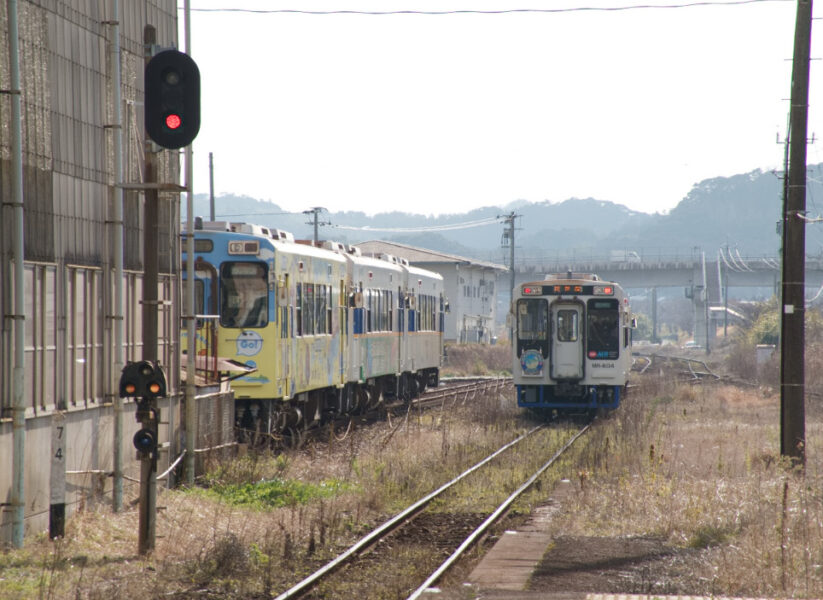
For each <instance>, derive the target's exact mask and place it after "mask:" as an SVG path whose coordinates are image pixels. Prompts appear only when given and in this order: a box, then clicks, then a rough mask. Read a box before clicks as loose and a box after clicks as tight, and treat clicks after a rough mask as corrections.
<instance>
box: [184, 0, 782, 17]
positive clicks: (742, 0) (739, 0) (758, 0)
mask: <svg viewBox="0 0 823 600" xmlns="http://www.w3.org/2000/svg"><path fill="white" fill-rule="evenodd" d="M793 1H794V0H732V1H730V2H723V1H721V0H717V1H712V0H706V1H705V2H684V3H680V4H630V5H625V6H602V7H601V6H575V7H569V8H504V9H499V10H474V9H466V10H340V9H338V10H305V9H289V8H280V9H274V8H272V9H263V8H260V9H255V8H191V9H190V10H191V11H192V12H203V13H230V12H234V13H252V14H268V15H271V14H296V15H369V16H383V15H428V16H441V15H504V14H518V13H546V14H558V13H577V12H619V11H627V10H646V9H668V8H693V7H699V6H740V5H743V4H764V3H766V2H793ZM181 10H182V9H181Z"/></svg>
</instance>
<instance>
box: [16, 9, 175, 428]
mask: <svg viewBox="0 0 823 600" xmlns="http://www.w3.org/2000/svg"><path fill="white" fill-rule="evenodd" d="M111 4H112V2H111V0H29V1H26V0H21V1H20V2H19V27H20V42H21V44H20V62H21V64H20V68H21V87H22V96H21V98H22V113H23V121H22V129H23V163H24V181H23V194H24V211H25V232H24V234H25V241H24V245H25V260H26V261H27V272H28V271H29V270H30V271H31V274H30V276H27V278H26V281H27V284H26V285H27V289H26V297H27V310H32V311H34V314H29V313H28V312H27V314H26V320H27V325H26V327H27V333H26V337H27V342H26V363H27V367H28V365H29V364H31V365H41V367H40V371H39V372H34V371H32V373H31V378H29V379H30V381H27V390H26V393H27V395H30V396H31V399H32V402H31V407H32V410H33V412H35V413H38V412H40V411H42V410H47V409H48V407H69V408H71V407H72V406H75V407H78V408H80V407H82V406H84V405H87V403H89V402H94V403H97V402H101V401H103V402H105V401H106V400H107V398H108V399H110V398H111V394H112V389H111V387H112V386H111V381H112V379H113V378H114V377H115V375H114V374H112V373H111V365H112V363H113V360H112V355H113V348H112V346H111V344H112V339H113V336H112V335H111V332H112V321H111V317H112V315H113V313H114V312H115V311H114V307H113V289H114V287H113V286H114V281H113V273H112V267H113V265H112V261H113V249H112V240H113V226H112V214H113V200H114V184H115V181H114V175H113V170H114V144H113V137H114V136H113V135H112V129H111V125H112V122H113V114H114V111H113V106H112V98H113V93H112V88H111V73H112V65H111V64H110V63H111V47H112V45H111V42H112V38H111V36H112V31H113V28H112V25H111V23H110V21H111V15H112V6H111ZM120 4H121V9H120V10H121V14H120V30H121V46H122V56H121V69H122V88H121V89H122V97H123V107H122V114H123V119H124V123H123V143H124V148H123V153H124V163H123V164H124V178H125V180H126V182H127V183H140V182H142V180H143V177H142V172H143V167H142V164H143V109H142V99H143V92H142V88H143V68H144V46H143V30H144V26H145V25H146V24H147V23H149V24H152V25H154V26H155V28H156V30H157V42H158V44H159V45H161V46H173V45H176V40H177V2H176V0H121V2H120ZM6 10H7V6H6V3H5V2H0V89H4V90H8V89H9V87H10V66H9V44H8V42H9V40H8V15H7V14H6ZM10 115H11V102H10V99H9V95H8V94H0V194H2V200H3V207H2V210H0V234H2V239H0V249H2V260H1V261H0V286H2V292H0V314H2V315H10V314H11V312H12V311H13V306H12V304H11V298H12V292H11V282H12V272H11V261H12V256H11V254H10V248H11V239H12V235H11V233H12V216H13V213H12V209H11V207H10V206H9V205H8V202H9V200H10V197H11V186H10V168H11V158H12V157H11V135H10V126H9V122H10ZM178 163H179V161H178V156H177V152H170V151H164V152H161V153H160V154H159V155H158V165H159V169H158V171H159V179H160V181H164V182H177V181H179V164H178ZM123 212H124V222H125V229H124V238H125V242H124V244H125V248H124V262H125V265H124V266H125V269H127V270H128V271H130V272H131V274H130V275H128V276H126V277H124V280H125V281H126V298H127V300H126V304H127V306H126V307H124V310H123V313H124V314H125V315H126V318H127V319H130V320H131V321H130V322H131V323H139V322H140V315H139V314H136V315H134V314H131V313H134V312H137V313H139V304H136V302H137V301H138V300H139V298H140V291H139V290H140V289H142V285H141V276H140V272H141V271H142V268H143V267H142V263H143V261H142V253H143V252H142V238H143V235H142V233H143V227H144V224H143V196H142V194H140V193H138V192H135V191H127V192H126V193H125V200H124V211H123ZM160 215H161V218H160V231H159V234H160V248H159V250H160V272H161V273H162V274H166V275H164V276H163V277H162V278H161V279H162V280H163V281H162V282H161V291H160V298H161V299H165V300H168V301H170V302H171V304H170V305H169V306H168V307H166V308H165V309H164V312H163V313H162V314H161V315H160V318H159V322H160V333H161V336H164V339H161V340H160V344H161V351H160V357H161V361H162V362H163V363H164V364H165V365H168V367H169V368H170V369H171V368H172V367H174V368H177V367H178V366H179V359H178V357H177V356H176V353H177V351H178V344H177V335H178V334H177V329H178V328H177V327H176V324H177V319H178V318H179V310H178V308H177V305H178V302H177V300H178V297H177V296H178V294H179V292H178V291H177V290H178V288H179V282H178V279H177V264H178V256H179V241H178V237H179V236H178V234H179V226H178V223H179V206H178V201H177V196H175V195H171V194H161V196H160ZM29 282H30V283H29ZM38 282H39V283H38ZM35 295H38V299H37V301H35V300H34V296H35ZM129 300H131V301H132V302H135V303H134V304H130V303H129ZM28 307H31V308H30V309H29V308H28ZM38 311H42V314H40V313H39V312H38ZM0 327H1V328H0V332H1V333H2V342H1V343H0V409H2V410H0V415H2V416H7V409H8V408H9V406H10V404H11V387H10V381H11V377H10V374H11V367H12V365H11V360H12V357H11V354H10V350H11V348H12V321H11V319H8V318H5V319H3V322H2V326H0ZM126 330H127V331H126V336H127V340H126V348H127V359H136V358H140V349H141V343H140V337H141V335H142V332H141V330H140V328H139V327H132V326H129V325H128V323H127V328H126ZM78 365H80V366H78ZM46 368H48V369H50V370H53V371H54V373H53V374H52V379H48V377H47V375H48V374H46V373H45V372H44V369H46ZM44 377H45V378H44ZM169 379H170V380H171V382H175V381H176V380H177V377H170V378H169ZM29 383H30V384H31V389H29Z"/></svg>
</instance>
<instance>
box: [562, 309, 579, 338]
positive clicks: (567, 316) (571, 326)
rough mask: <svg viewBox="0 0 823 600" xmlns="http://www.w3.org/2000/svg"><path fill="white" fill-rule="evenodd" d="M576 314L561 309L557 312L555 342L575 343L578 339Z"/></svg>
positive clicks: (573, 311) (575, 312) (574, 311)
mask: <svg viewBox="0 0 823 600" xmlns="http://www.w3.org/2000/svg"><path fill="white" fill-rule="evenodd" d="M578 314H579V313H578V312H577V311H576V310H573V309H572V310H569V309H561V310H558V311H557V340H558V341H560V342H576V341H577V338H578V335H579V334H578V329H579V327H578Z"/></svg>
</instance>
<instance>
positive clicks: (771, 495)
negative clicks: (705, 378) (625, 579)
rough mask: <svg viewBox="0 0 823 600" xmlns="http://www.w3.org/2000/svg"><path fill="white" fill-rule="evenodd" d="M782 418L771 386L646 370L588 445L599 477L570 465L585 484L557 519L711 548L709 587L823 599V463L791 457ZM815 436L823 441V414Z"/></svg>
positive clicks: (704, 577)
mask: <svg viewBox="0 0 823 600" xmlns="http://www.w3.org/2000/svg"><path fill="white" fill-rule="evenodd" d="M779 423H780V415H779V398H777V397H775V396H774V395H769V394H764V393H763V392H762V391H761V390H754V391H744V390H741V389H739V388H734V387H722V386H719V387H717V386H700V385H688V384H680V385H677V384H674V383H671V382H666V381H663V380H661V378H660V377H658V376H650V377H644V378H642V380H641V381H640V382H639V385H638V386H637V387H636V388H635V389H634V390H633V391H632V393H631V394H630V395H629V397H628V398H627V399H626V401H625V402H624V403H623V405H622V407H621V408H620V410H619V411H617V412H616V413H615V414H614V415H612V417H611V418H610V419H609V421H608V422H607V423H606V426H604V427H600V428H599V429H598V430H597V433H596V434H595V435H594V436H593V437H592V438H591V439H590V440H589V442H588V444H587V446H586V448H585V449H584V450H583V451H581V454H580V461H581V464H584V465H586V469H587V470H589V471H590V472H591V475H590V476H589V477H587V478H586V481H585V482H582V481H580V479H579V478H576V477H574V474H571V473H570V474H569V478H570V479H571V480H572V481H575V482H576V487H577V493H576V494H575V495H574V496H573V497H572V498H571V499H570V501H569V503H568V505H567V506H566V507H565V509H564V511H563V516H562V518H560V519H558V520H556V521H555V522H554V523H553V528H554V530H555V532H556V533H558V535H559V534H561V533H562V534H563V535H583V536H637V535H641V536H642V535H648V536H654V537H660V538H663V539H666V540H668V542H669V543H670V544H672V545H674V546H676V547H681V548H693V549H700V550H701V552H700V553H698V554H697V555H694V556H697V557H698V558H696V559H694V558H693V559H690V560H691V563H690V565H691V568H692V569H693V573H692V575H693V580H694V581H695V582H696V583H695V586H696V589H693V590H691V592H692V593H694V594H697V595H700V594H720V595H729V596H771V597H787V596H789V597H798V598H812V597H815V598H818V597H821V596H823V567H821V565H823V492H821V491H820V490H821V489H823V476H821V465H822V464H823V461H821V458H820V456H819V455H818V454H817V453H815V454H810V455H809V462H808V464H807V466H806V470H805V473H802V472H798V471H797V470H793V469H792V468H791V466H790V465H789V464H788V463H787V462H786V461H783V460H781V459H780V456H779ZM807 440H808V445H809V447H814V448H820V447H821V445H822V444H821V442H823V437H822V436H821V427H820V422H819V421H818V422H809V424H808V427H807ZM638 449H640V450H641V451H638ZM643 449H645V451H643Z"/></svg>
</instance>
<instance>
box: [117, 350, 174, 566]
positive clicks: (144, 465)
mask: <svg viewBox="0 0 823 600" xmlns="http://www.w3.org/2000/svg"><path fill="white" fill-rule="evenodd" d="M165 396H166V375H165V373H164V372H163V369H162V368H161V367H160V365H158V364H157V363H156V362H155V361H151V360H139V361H136V362H130V363H127V364H126V366H125V367H123V371H122V373H121V374H120V397H121V398H134V399H135V400H136V401H137V411H136V412H135V415H134V416H135V418H136V419H137V422H138V423H140V429H139V430H138V431H137V433H135V434H134V437H133V438H132V443H133V444H134V448H135V449H136V450H137V457H138V458H139V459H140V508H139V513H140V523H139V530H138V544H137V546H138V552H140V554H145V553H147V552H149V551H150V550H152V549H154V538H155V535H154V530H155V517H156V514H157V504H156V501H157V498H156V495H157V488H156V485H157V484H156V480H155V478H156V473H157V458H158V439H159V436H158V424H159V423H160V408H159V407H158V405H157V400H158V398H164V397H165Z"/></svg>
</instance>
